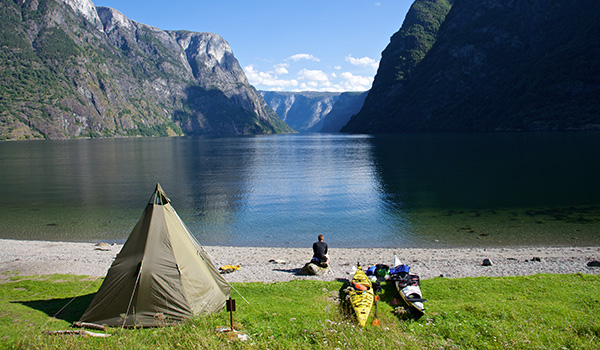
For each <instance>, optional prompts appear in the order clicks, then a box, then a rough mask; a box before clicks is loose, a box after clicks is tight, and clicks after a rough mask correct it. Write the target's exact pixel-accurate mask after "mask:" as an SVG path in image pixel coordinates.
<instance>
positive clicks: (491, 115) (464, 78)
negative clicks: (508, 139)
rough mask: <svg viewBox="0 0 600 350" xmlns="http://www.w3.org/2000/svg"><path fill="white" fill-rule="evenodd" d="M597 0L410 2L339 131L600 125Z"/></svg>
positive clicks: (379, 131) (467, 129) (460, 130)
mask: <svg viewBox="0 0 600 350" xmlns="http://www.w3.org/2000/svg"><path fill="white" fill-rule="evenodd" d="M599 13H600V2H598V1H593V0H572V1H561V0H530V1H506V0H486V1H481V0H454V1H449V0H416V1H415V2H414V4H413V5H412V7H411V9H410V10H409V12H408V13H407V15H406V19H405V21H404V23H403V25H402V27H401V28H400V30H399V31H398V32H397V33H396V34H394V35H393V36H392V38H391V40H390V44H389V45H388V46H387V47H386V49H385V50H384V51H383V53H382V58H381V63H380V66H379V69H378V71H377V75H376V77H375V80H374V82H373V88H372V89H371V90H370V93H369V95H368V96H367V98H366V100H365V103H364V105H363V108H362V109H361V111H360V112H359V113H358V114H357V115H356V116H354V117H353V118H352V119H351V120H350V122H349V123H348V124H347V125H346V126H345V127H344V129H343V131H344V132H355V133H398V132H448V131H449V132H474V131H508V130H515V131H517V130H518V131H534V130H590V129H600V99H598V96H600V69H598V62H600V21H598V14H599Z"/></svg>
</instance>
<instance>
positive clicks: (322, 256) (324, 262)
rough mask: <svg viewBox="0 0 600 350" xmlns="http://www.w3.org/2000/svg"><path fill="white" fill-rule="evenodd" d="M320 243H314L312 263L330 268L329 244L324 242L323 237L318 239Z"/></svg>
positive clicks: (320, 236)
mask: <svg viewBox="0 0 600 350" xmlns="http://www.w3.org/2000/svg"><path fill="white" fill-rule="evenodd" d="M317 239H318V241H317V242H315V243H313V257H312V259H311V260H310V262H311V263H313V264H316V265H319V266H321V267H327V266H329V258H328V257H327V243H325V242H324V240H325V238H324V237H323V235H319V236H318V237H317Z"/></svg>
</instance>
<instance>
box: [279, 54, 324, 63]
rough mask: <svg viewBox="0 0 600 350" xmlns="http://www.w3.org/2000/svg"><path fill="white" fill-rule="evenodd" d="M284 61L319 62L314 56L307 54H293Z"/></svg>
mask: <svg viewBox="0 0 600 350" xmlns="http://www.w3.org/2000/svg"><path fill="white" fill-rule="evenodd" d="M285 60H286V61H294V62H298V61H300V60H307V61H315V62H319V61H321V60H320V59H318V58H316V57H315V56H313V55H311V54H307V53H298V54H295V55H293V56H290V57H288V58H286V59H285Z"/></svg>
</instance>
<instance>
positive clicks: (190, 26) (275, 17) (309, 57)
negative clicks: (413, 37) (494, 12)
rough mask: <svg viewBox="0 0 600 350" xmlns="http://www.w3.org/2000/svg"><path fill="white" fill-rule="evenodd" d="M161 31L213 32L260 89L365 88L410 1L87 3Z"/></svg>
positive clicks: (161, 0)
mask: <svg viewBox="0 0 600 350" xmlns="http://www.w3.org/2000/svg"><path fill="white" fill-rule="evenodd" d="M92 1H93V2H94V4H95V5H96V6H108V7H112V8H115V9H117V10H119V11H121V12H122V13H123V14H124V15H125V16H127V17H128V18H130V19H132V20H135V21H138V22H142V23H145V24H148V25H152V26H155V27H158V28H160V29H165V30H189V31H194V32H212V33H217V34H219V35H221V36H222V37H223V38H225V40H227V42H228V43H229V45H230V46H231V49H232V50H233V53H234V55H235V57H236V58H237V60H238V61H239V62H240V65H241V66H242V68H243V69H244V71H245V72H246V76H247V77H248V80H249V81H250V83H251V84H252V85H254V87H256V88H257V89H259V90H274V91H364V90H368V89H369V88H370V87H371V84H372V82H373V77H374V76H375V73H376V72H377V66H378V64H379V60H380V58H381V52H382V51H383V49H385V47H386V46H387V44H388V43H389V40H390V37H391V36H392V35H393V34H394V33H395V32H397V31H398V30H399V29H400V27H401V25H402V22H403V21H404V17H405V16H406V12H407V11H408V9H409V7H410V5H411V4H412V2H413V0H221V1H219V0H212V1H198V0H196V1H193V0H174V1H165V0H96V1H94V0H92Z"/></svg>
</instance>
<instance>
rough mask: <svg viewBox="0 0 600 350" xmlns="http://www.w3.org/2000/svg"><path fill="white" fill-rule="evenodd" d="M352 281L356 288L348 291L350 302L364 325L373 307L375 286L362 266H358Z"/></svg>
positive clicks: (357, 317) (360, 322) (359, 320)
mask: <svg viewBox="0 0 600 350" xmlns="http://www.w3.org/2000/svg"><path fill="white" fill-rule="evenodd" d="M351 283H352V285H351V287H354V288H352V289H351V290H350V291H349V292H348V294H349V295H350V303H351V304H352V308H353V309H354V313H355V314H356V319H357V320H358V323H359V324H360V325H361V326H362V327H364V326H365V323H367V318H369V314H370V313H371V308H372V307H373V286H372V285H371V281H370V280H369V278H368V277H367V275H366V274H365V272H364V271H363V270H362V268H361V267H360V266H358V267H357V269H356V273H355V274H354V277H352V281H351ZM363 289H364V290H363Z"/></svg>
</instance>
